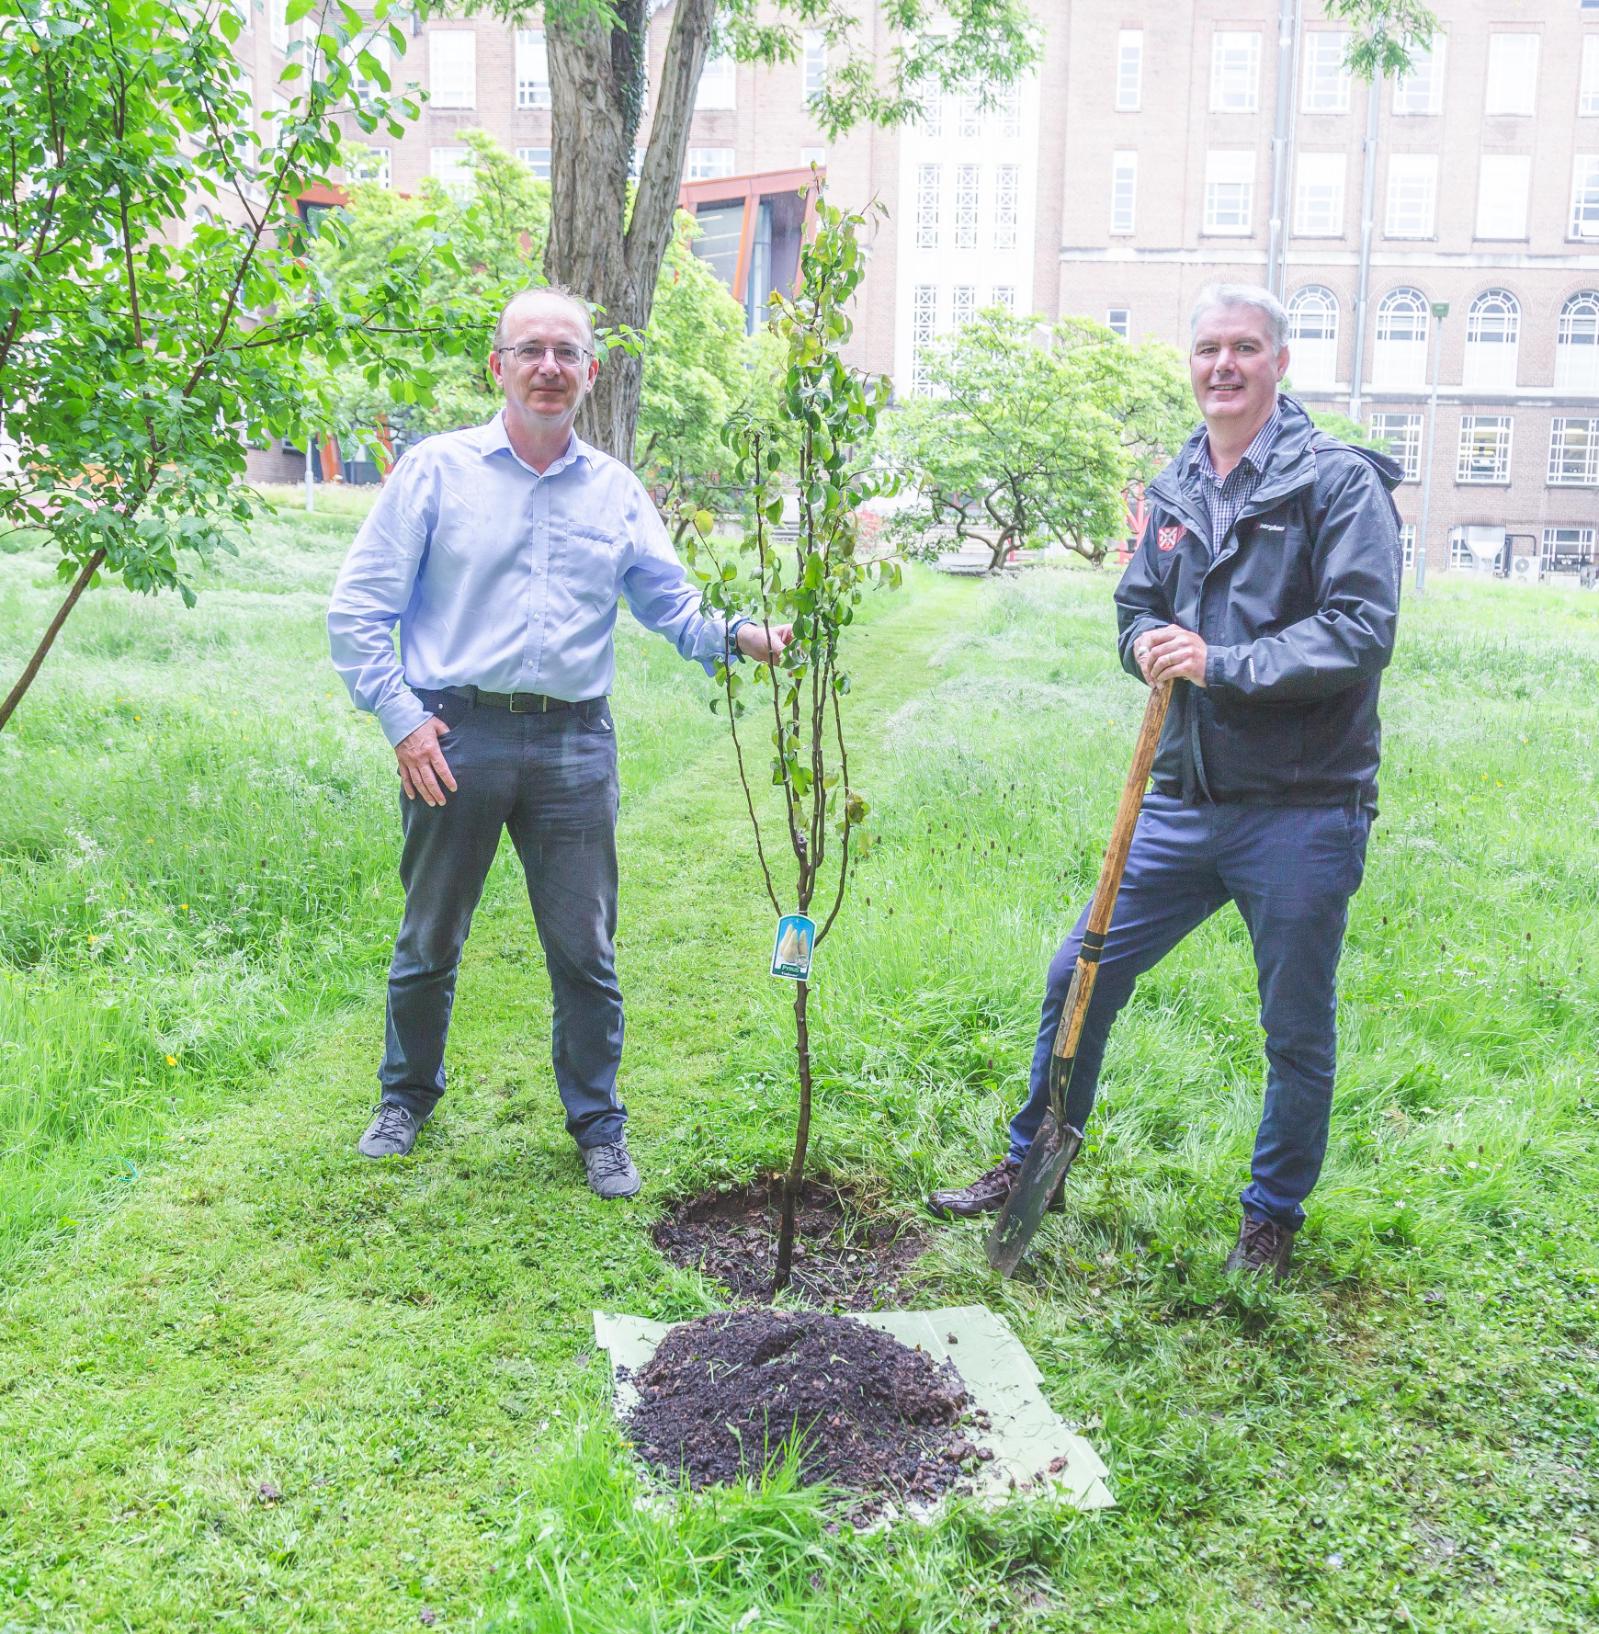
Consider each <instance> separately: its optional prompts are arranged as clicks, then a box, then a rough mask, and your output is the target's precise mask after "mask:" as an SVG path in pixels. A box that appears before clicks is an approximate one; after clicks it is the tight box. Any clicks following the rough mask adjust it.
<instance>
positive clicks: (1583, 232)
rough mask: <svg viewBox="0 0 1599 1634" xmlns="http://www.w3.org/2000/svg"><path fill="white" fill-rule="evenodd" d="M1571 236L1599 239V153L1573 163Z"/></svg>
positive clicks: (1579, 158) (1581, 156)
mask: <svg viewBox="0 0 1599 1634" xmlns="http://www.w3.org/2000/svg"><path fill="white" fill-rule="evenodd" d="M1571 236H1572V237H1573V238H1599V153H1579V154H1578V155H1577V157H1576V158H1575V159H1573V160H1572V162H1571Z"/></svg>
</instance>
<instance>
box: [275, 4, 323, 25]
mask: <svg viewBox="0 0 1599 1634" xmlns="http://www.w3.org/2000/svg"><path fill="white" fill-rule="evenodd" d="M315 3H316V0H289V3H288V5H287V6H285V7H284V10H283V21H284V22H285V23H286V24H287V25H288V26H289V27H290V28H292V27H293V26H294V25H295V24H296V23H297V22H299V21H300V19H301V18H302V17H309V16H310V14H311V7H312V6H313V5H314V4H315Z"/></svg>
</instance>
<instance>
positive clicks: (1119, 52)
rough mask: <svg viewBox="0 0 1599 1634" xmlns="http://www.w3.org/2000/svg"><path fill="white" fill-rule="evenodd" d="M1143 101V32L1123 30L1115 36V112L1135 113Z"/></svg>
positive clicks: (1136, 29)
mask: <svg viewBox="0 0 1599 1634" xmlns="http://www.w3.org/2000/svg"><path fill="white" fill-rule="evenodd" d="M1143 100H1144V31H1143V29H1141V28H1124V29H1122V31H1121V32H1120V33H1119V34H1118V35H1117V36H1116V111H1117V113H1137V112H1138V109H1139V107H1140V105H1141V104H1142V102H1143Z"/></svg>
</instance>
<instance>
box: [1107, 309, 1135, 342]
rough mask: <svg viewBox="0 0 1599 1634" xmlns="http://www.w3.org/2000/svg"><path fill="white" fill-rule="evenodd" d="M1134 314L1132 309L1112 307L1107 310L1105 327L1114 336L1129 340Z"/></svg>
mask: <svg viewBox="0 0 1599 1634" xmlns="http://www.w3.org/2000/svg"><path fill="white" fill-rule="evenodd" d="M1132 320H1133V313H1132V308H1131V307H1126V306H1112V307H1107V308H1106V309H1105V327H1106V328H1107V329H1108V330H1110V332H1111V333H1112V334H1113V335H1120V336H1121V338H1122V339H1123V340H1126V339H1127V332H1128V330H1129V329H1131V328H1132Z"/></svg>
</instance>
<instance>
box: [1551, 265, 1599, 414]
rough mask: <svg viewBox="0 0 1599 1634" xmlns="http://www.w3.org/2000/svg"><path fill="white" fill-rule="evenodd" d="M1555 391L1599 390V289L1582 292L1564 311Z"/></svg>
mask: <svg viewBox="0 0 1599 1634" xmlns="http://www.w3.org/2000/svg"><path fill="white" fill-rule="evenodd" d="M1555 390H1556V391H1599V289H1579V290H1578V291H1577V293H1576V294H1575V295H1573V296H1572V297H1571V298H1570V299H1569V300H1568V301H1567V302H1566V304H1565V305H1564V306H1562V307H1561V309H1560V322H1559V324H1558V325H1557V326H1556V328H1555Z"/></svg>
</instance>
